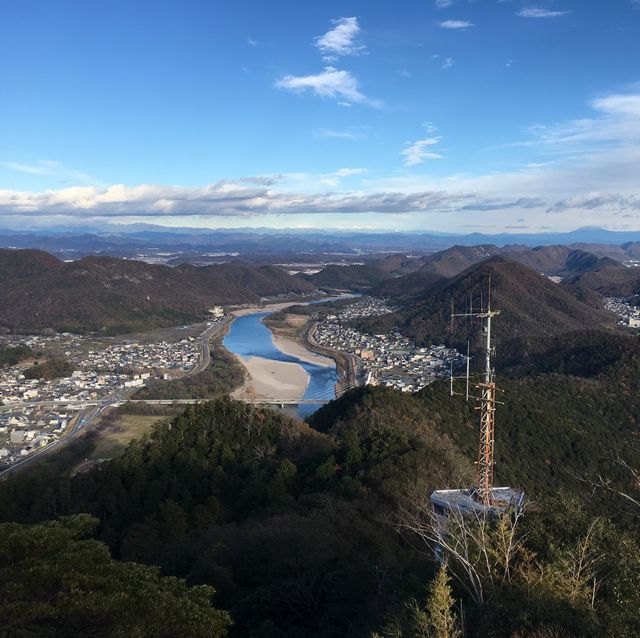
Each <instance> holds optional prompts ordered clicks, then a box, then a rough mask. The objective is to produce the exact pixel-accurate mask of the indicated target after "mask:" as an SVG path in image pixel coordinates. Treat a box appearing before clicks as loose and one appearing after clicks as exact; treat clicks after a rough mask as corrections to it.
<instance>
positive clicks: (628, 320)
mask: <svg viewBox="0 0 640 638" xmlns="http://www.w3.org/2000/svg"><path fill="white" fill-rule="evenodd" d="M629 301H630V300H629V298H628V297H605V300H604V307H605V308H606V309H607V310H609V311H610V312H613V313H615V314H616V315H618V316H619V317H620V323H621V324H623V325H626V326H629V327H631V328H640V306H633V305H632V304H630V303H629Z"/></svg>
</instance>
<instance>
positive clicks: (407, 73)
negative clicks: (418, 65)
mask: <svg viewBox="0 0 640 638" xmlns="http://www.w3.org/2000/svg"><path fill="white" fill-rule="evenodd" d="M398 75H399V76H400V77H401V78H412V77H413V73H411V71H407V69H400V70H399V71H398Z"/></svg>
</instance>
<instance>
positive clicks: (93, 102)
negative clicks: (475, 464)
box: [0, 0, 640, 233]
mask: <svg viewBox="0 0 640 638" xmlns="http://www.w3.org/2000/svg"><path fill="white" fill-rule="evenodd" d="M0 7H1V8H2V19H1V20H0V227H5V228H16V229H35V228H44V227H47V226H60V225H77V224H78V223H84V224H91V223H96V224H98V223H112V224H114V223H116V224H126V223H134V222H141V221H142V222H146V223H153V224H162V225H166V226H192V227H194V226H195V227H198V226H202V227H208V228H223V227H224V228H229V227H250V226H252V227H273V228H306V227H309V228H321V229H329V228H342V229H363V230H364V229H385V230H405V231H406V230H431V231H439V232H458V233H466V232H477V231H480V232H482V231H485V232H488V233H494V232H498V231H499V232H504V231H506V232H517V233H522V232H540V231H564V230H572V229H575V228H579V227H584V226H600V227H604V228H609V229H612V230H640V0H538V1H534V2H529V1H524V2H523V1H521V0H408V1H407V0H394V1H393V2H390V1H388V0H379V1H377V2H371V0H366V1H360V2H349V1H341V2H332V1H330V0H323V1H322V2H319V1H315V0H304V1H301V0H295V1H294V0H290V1H283V0H269V2H265V1H264V0H251V1H249V0H234V2H220V1H217V0H179V1H178V0H126V1H123V0H109V1H105V0H56V1H55V2H50V1H49V0H0Z"/></svg>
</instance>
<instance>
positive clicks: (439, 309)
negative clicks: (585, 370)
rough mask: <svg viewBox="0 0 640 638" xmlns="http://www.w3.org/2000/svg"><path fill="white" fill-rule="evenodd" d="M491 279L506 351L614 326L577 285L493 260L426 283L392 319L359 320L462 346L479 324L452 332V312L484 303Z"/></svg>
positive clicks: (372, 327) (460, 324)
mask: <svg viewBox="0 0 640 638" xmlns="http://www.w3.org/2000/svg"><path fill="white" fill-rule="evenodd" d="M489 280H491V299H492V302H491V303H492V307H493V308H494V309H499V310H500V311H501V314H500V317H499V318H498V320H497V323H496V331H495V335H494V340H495V343H496V345H497V347H498V348H500V349H503V350H502V351H503V352H504V351H505V350H506V351H510V350H511V348H512V347H513V346H514V342H515V341H516V340H522V339H536V338H542V337H548V336H554V335H559V334H565V333H569V332H572V331H574V330H583V329H588V328H594V327H601V328H607V327H613V325H614V324H615V317H614V316H613V315H612V314H610V313H609V312H607V311H606V310H604V309H603V305H602V300H601V298H600V297H599V296H598V295H597V294H595V293H594V292H592V291H590V290H587V289H585V288H583V287H581V286H562V285H558V284H556V283H554V282H552V281H551V280H549V279H548V278H547V277H544V276H542V275H540V274H538V273H537V272H535V271H533V270H531V269H530V268H527V267H526V266H524V265H522V264H520V263H518V262H514V261H511V260H508V259H505V258H503V257H499V256H498V257H491V258H489V259H487V260H485V261H483V262H481V263H480V264H475V265H474V266H471V267H470V268H468V269H467V270H465V271H464V272H463V273H461V274H460V275H458V276H457V277H454V278H452V279H448V280H444V281H440V282H438V283H436V284H435V285H430V286H428V287H427V288H426V290H425V291H424V292H423V293H422V294H415V295H414V296H413V298H412V299H410V301H409V302H408V303H406V304H405V305H404V306H403V307H402V308H401V310H400V311H399V312H398V313H397V314H396V315H395V316H394V317H391V318H388V317H383V318H382V319H381V320H376V319H374V320H367V321H363V322H361V327H362V328H363V329H365V330H369V331H373V332H375V331H376V330H379V329H381V328H379V327H378V326H377V323H379V321H393V322H394V323H395V324H396V325H398V327H399V328H400V330H401V332H403V333H404V334H405V335H407V336H409V337H411V338H412V339H414V340H415V341H416V342H418V343H422V344H432V343H451V344H453V345H458V346H460V345H461V344H466V341H467V339H469V338H471V339H474V338H477V336H478V334H479V330H478V328H479V324H478V322H477V321H470V320H466V319H457V320H456V321H455V322H454V325H453V327H454V330H453V333H452V331H451V312H452V308H453V310H454V312H456V313H468V312H469V311H471V310H473V309H475V310H476V311H477V310H478V309H479V308H480V305H481V304H482V305H484V306H486V304H487V291H488V286H489Z"/></svg>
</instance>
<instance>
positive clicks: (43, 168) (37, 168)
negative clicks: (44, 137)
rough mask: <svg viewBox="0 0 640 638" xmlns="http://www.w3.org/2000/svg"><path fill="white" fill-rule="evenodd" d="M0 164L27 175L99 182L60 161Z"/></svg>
mask: <svg viewBox="0 0 640 638" xmlns="http://www.w3.org/2000/svg"><path fill="white" fill-rule="evenodd" d="M0 166H3V167H4V168H8V169H9V170H12V171H16V172H18V173H26V174H28V175H47V176H49V177H57V178H59V179H61V180H65V181H74V182H80V183H82V184H100V181H99V180H97V179H96V178H95V177H92V176H91V175H87V174H86V173H82V172H80V171H76V170H74V169H72V168H68V167H66V166H65V165H64V164H63V163H62V162H56V161H55V160H38V161H37V162H36V163H35V164H22V163H20V162H0Z"/></svg>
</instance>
